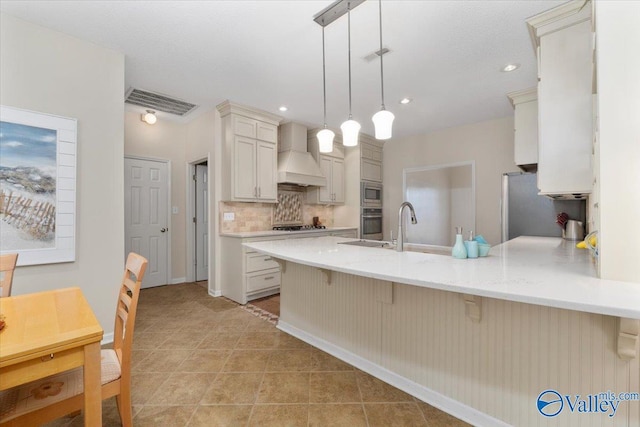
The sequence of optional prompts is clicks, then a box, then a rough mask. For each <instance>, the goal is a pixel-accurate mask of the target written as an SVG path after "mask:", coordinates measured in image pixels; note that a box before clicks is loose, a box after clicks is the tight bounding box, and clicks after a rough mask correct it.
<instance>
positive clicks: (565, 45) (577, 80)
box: [538, 22, 593, 194]
mask: <svg viewBox="0 0 640 427" xmlns="http://www.w3.org/2000/svg"><path fill="white" fill-rule="evenodd" d="M591 77H592V75H591V23H590V22H582V23H579V24H576V25H572V26H570V27H567V28H565V29H563V30H560V31H556V32H554V33H551V34H548V35H545V36H543V37H541V38H540V82H539V84H538V115H539V120H540V122H539V132H540V133H539V146H538V157H539V158H538V188H539V189H540V192H541V193H543V194H570V193H590V192H591V188H592V183H591V179H592V173H591V139H592V135H591V133H592V129H593V125H592V113H593V110H592V105H591V101H592V99H591V98H592V97H591Z"/></svg>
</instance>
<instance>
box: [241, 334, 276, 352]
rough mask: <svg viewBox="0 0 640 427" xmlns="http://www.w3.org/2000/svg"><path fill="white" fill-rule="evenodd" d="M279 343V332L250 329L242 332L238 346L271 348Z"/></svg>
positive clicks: (255, 348) (244, 347) (242, 347)
mask: <svg viewBox="0 0 640 427" xmlns="http://www.w3.org/2000/svg"><path fill="white" fill-rule="evenodd" d="M277 344H278V332H262V331H259V332H254V331H248V332H245V333H244V334H242V337H241V338H240V341H238V345H237V348H241V349H247V350H249V349H254V350H257V349H271V348H275V347H276V345H277Z"/></svg>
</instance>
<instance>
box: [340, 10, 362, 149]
mask: <svg viewBox="0 0 640 427" xmlns="http://www.w3.org/2000/svg"><path fill="white" fill-rule="evenodd" d="M347 21H348V23H349V24H348V35H349V37H348V40H349V120H347V121H346V122H344V123H342V124H341V125H340V129H341V130H342V144H343V145H344V146H345V147H355V146H356V145H358V133H359V132H360V123H358V122H356V121H355V120H353V118H352V116H351V5H350V4H349V5H348V6H347Z"/></svg>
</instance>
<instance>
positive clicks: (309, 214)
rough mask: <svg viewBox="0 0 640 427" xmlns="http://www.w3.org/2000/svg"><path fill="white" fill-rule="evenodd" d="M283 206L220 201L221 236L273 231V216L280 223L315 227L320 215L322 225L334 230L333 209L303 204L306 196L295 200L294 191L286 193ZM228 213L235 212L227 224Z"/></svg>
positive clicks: (331, 207) (301, 194)
mask: <svg viewBox="0 0 640 427" xmlns="http://www.w3.org/2000/svg"><path fill="white" fill-rule="evenodd" d="M280 193H282V196H283V197H282V200H283V202H284V203H281V204H280V206H278V205H276V204H273V203H244V202H220V204H219V205H218V215H220V233H243V232H250V231H266V230H271V227H272V223H273V218H274V215H276V219H277V220H278V221H277V222H280V223H284V222H298V223H300V222H301V223H303V224H312V222H313V217H314V216H317V217H318V218H319V220H320V223H321V224H322V225H324V226H326V227H333V206H326V205H307V204H304V200H305V198H304V193H300V197H296V194H295V192H289V191H283V192H279V196H280ZM225 212H233V213H234V216H235V219H234V220H233V221H224V220H223V215H224V213H225Z"/></svg>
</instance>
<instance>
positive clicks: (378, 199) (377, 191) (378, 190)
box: [360, 181, 382, 208]
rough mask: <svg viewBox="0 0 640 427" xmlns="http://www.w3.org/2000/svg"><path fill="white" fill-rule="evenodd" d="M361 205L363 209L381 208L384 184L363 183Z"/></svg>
mask: <svg viewBox="0 0 640 427" xmlns="http://www.w3.org/2000/svg"><path fill="white" fill-rule="evenodd" d="M360 205H361V206H362V207H363V208H381V207H382V184H380V183H377V182H368V181H362V184H361V186H360Z"/></svg>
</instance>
